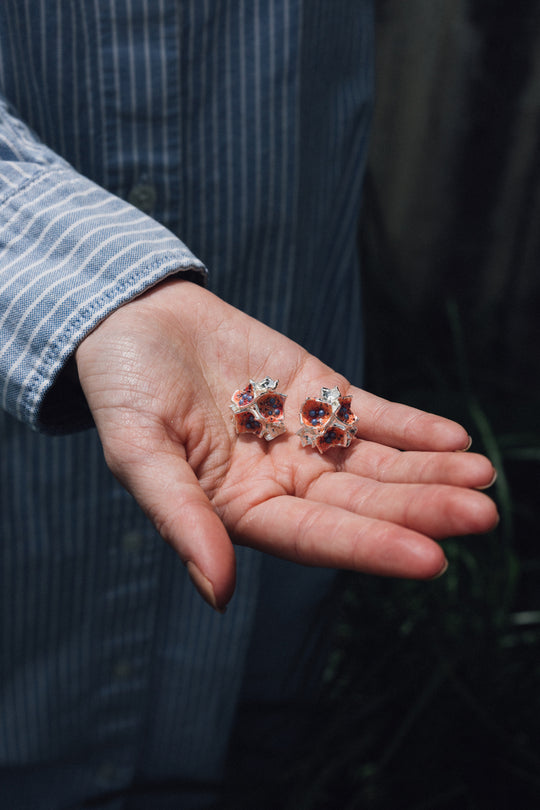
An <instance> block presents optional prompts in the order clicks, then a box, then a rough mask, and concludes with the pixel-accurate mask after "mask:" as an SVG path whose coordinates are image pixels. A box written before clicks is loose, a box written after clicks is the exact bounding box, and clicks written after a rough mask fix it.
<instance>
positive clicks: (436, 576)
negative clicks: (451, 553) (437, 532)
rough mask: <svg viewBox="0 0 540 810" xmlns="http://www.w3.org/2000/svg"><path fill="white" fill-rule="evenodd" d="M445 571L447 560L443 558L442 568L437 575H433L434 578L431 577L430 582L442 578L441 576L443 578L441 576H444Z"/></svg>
mask: <svg viewBox="0 0 540 810" xmlns="http://www.w3.org/2000/svg"><path fill="white" fill-rule="evenodd" d="M447 570H448V560H447V559H446V558H445V560H444V565H443V567H442V568H441V570H440V571H439V573H438V574H435V576H434V577H431V579H432V580H434V579H439V577H442V576H443V574H446V571H447Z"/></svg>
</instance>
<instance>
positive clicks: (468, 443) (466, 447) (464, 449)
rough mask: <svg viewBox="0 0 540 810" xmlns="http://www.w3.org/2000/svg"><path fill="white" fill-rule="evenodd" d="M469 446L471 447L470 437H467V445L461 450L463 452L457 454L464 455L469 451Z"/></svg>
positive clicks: (459, 451)
mask: <svg viewBox="0 0 540 810" xmlns="http://www.w3.org/2000/svg"><path fill="white" fill-rule="evenodd" d="M471 445H472V436H469V437H468V441H467V444H466V445H465V447H464V448H463V450H458V453H466V452H467V450H470V449H471Z"/></svg>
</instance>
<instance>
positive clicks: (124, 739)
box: [0, 0, 372, 810]
mask: <svg viewBox="0 0 540 810" xmlns="http://www.w3.org/2000/svg"><path fill="white" fill-rule="evenodd" d="M371 18H372V12H371V0H355V2H350V0H332V2H330V0H109V2H106V3H105V2H99V0H70V2H63V1H62V0H2V3H0V402H1V406H2V410H1V411H0V439H1V455H0V467H1V485H0V539H1V548H0V603H1V610H0V797H2V802H3V804H2V806H4V805H5V806H6V807H8V806H9V808H10V810H30V809H32V810H34V808H46V810H56V808H58V810H60V808H68V807H69V808H71V807H79V806H82V804H83V802H84V801H85V800H88V801H97V800H98V797H102V800H103V802H104V803H103V804H102V805H100V806H103V807H107V808H110V810H113V808H130V810H132V809H133V810H134V809H135V808H137V807H139V806H140V807H145V808H148V807H151V808H152V810H160V809H161V808H162V807H163V808H166V807H169V804H167V796H166V795H165V794H166V791H165V790H164V789H163V790H161V791H160V792H159V796H158V795H156V796H154V797H153V798H152V799H151V800H149V801H148V802H147V803H146V804H145V803H144V801H143V803H142V804H140V805H138V804H137V799H136V798H135V793H136V791H135V788H134V786H135V785H137V786H138V790H139V792H141V791H142V792H144V790H145V789H146V788H145V787H144V786H145V785H150V784H151V785H163V784H170V783H174V784H175V785H176V793H175V794H174V795H175V798H174V799H171V801H173V802H175V803H174V806H175V807H178V806H179V800H178V796H179V795H180V793H178V791H180V790H181V791H182V793H181V795H182V803H181V806H182V807H183V808H184V807H186V808H189V807H192V806H193V807H198V806H201V807H202V806H205V804H204V791H201V790H199V789H198V787H200V785H201V784H202V783H206V782H212V781H213V780H217V779H219V777H220V774H221V772H222V768H223V762H224V757H225V753H226V747H227V740H228V737H229V734H230V730H231V728H232V725H233V723H234V719H235V712H236V710H237V706H238V705H239V703H240V702H241V701H242V699H243V695H245V694H247V693H249V694H250V695H251V697H252V698H253V695H254V694H255V693H256V690H255V691H254V687H253V677H254V673H255V672H259V674H260V666H261V664H260V661H261V660H263V659H262V658H261V656H264V655H266V656H267V659H268V660H267V662H266V664H265V667H266V669H265V671H268V672H273V673H274V677H273V678H269V679H267V680H265V679H264V678H263V679H261V684H262V683H263V682H264V697H265V698H268V696H269V695H270V699H275V700H278V699H281V698H283V696H284V695H285V696H286V695H287V694H288V690H289V691H290V690H292V689H293V683H294V680H295V679H294V678H292V679H291V678H288V679H287V682H286V683H285V679H284V677H283V672H284V668H283V660H282V658H280V657H279V656H280V655H281V656H283V655H285V651H287V650H289V651H290V652H291V651H293V650H294V649H296V647H295V645H297V646H298V645H300V643H301V642H302V641H303V639H304V636H305V626H306V623H307V617H309V615H310V613H312V612H313V611H314V610H315V608H316V606H317V605H318V603H319V601H320V597H321V593H323V592H324V590H325V587H326V584H327V583H328V580H329V575H328V574H327V573H325V572H315V571H307V570H303V569H300V568H296V567H294V566H287V565H286V564H283V563H277V562H272V561H271V560H269V559H263V558H261V556H260V555H258V554H256V553H255V552H251V551H250V550H247V549H242V550H239V552H238V565H239V570H238V587H237V593H236V595H235V598H234V600H233V603H232V604H231V606H230V608H229V611H228V613H227V615H226V616H225V617H220V616H215V615H214V614H213V612H212V611H211V610H210V609H209V608H208V607H207V606H206V605H205V604H203V603H202V602H201V600H200V598H199V597H198V595H197V594H196V593H194V591H193V588H192V587H191V585H190V584H189V582H188V581H187V580H186V573H185V571H184V568H183V566H182V565H181V564H180V563H179V561H177V560H176V558H175V557H174V555H173V553H172V551H171V550H170V549H168V547H166V546H165V544H164V543H162V542H161V541H160V540H159V539H158V538H157V537H156V535H155V532H154V530H153V529H152V527H151V526H150V525H149V524H148V522H147V521H146V519H145V518H144V516H143V515H142V514H141V513H140V511H139V510H138V508H137V506H136V504H135V503H134V502H133V500H132V499H131V497H130V496H129V495H128V494H127V493H126V492H125V491H123V490H122V488H121V487H120V486H119V485H118V484H117V483H116V482H115V481H114V479H113V478H112V476H111V475H110V474H109V472H108V470H107V468H106V467H105V465H104V462H103V459H102V455H101V450H100V446H99V443H98V440H97V437H96V434H95V431H94V430H93V429H91V420H90V416H89V413H88V409H87V408H86V405H85V402H84V399H83V397H82V395H81V392H80V390H79V389H78V388H76V387H75V386H74V385H73V384H72V383H71V382H70V379H71V378H70V376H69V375H68V374H65V373H63V372H64V370H65V369H66V367H67V366H68V364H69V359H70V357H71V356H72V355H73V352H74V349H75V348H76V346H77V345H78V344H79V342H80V341H81V340H82V339H83V338H84V337H85V335H86V334H88V332H89V331H90V330H92V329H93V328H94V327H95V325H96V324H98V323H99V321H100V320H102V319H103V318H104V317H106V316H107V315H108V314H109V313H110V312H111V311H113V310H114V309H115V308H117V307H119V306H120V305H122V304H123V303H125V302H127V301H129V300H131V299H132V298H133V297H134V296H136V295H138V294H139V293H141V292H142V291H143V290H145V289H147V288H149V287H151V286H152V285H154V284H156V283H158V282H159V281H160V280H162V279H164V278H166V277H168V276H171V275H175V274H178V273H187V274H190V277H191V278H193V279H198V280H199V281H200V282H201V283H208V285H209V287H210V289H212V290H213V291H214V292H216V293H217V294H218V295H220V296H221V297H222V298H224V299H226V300H227V301H229V302H230V303H232V304H234V305H235V306H237V307H239V308H240V309H242V310H244V311H246V312H248V313H250V314H251V315H254V316H255V317H257V318H259V319H260V320H262V321H264V322H266V323H268V324H270V325H271V326H273V327H274V328H276V329H278V330H280V331H282V332H284V333H286V334H288V335H289V336H291V337H292V338H293V339H295V340H297V341H298V342H299V343H301V344H303V345H304V346H305V347H306V348H308V349H309V350H310V351H312V352H314V353H315V354H317V355H318V356H319V357H321V359H323V360H324V361H326V362H328V363H329V364H331V365H332V366H333V367H334V368H336V369H337V370H339V371H341V372H343V373H345V374H346V375H347V376H349V378H352V379H353V380H354V381H355V382H359V381H360V377H361V373H362V368H361V358H362V348H361V347H362V335H361V301H360V283H359V274H358V267H357V256H356V241H355V239H356V223H357V218H358V210H359V202H360V191H361V181H362V174H363V168H364V162H365V152H366V141H367V137H368V129H369V120H370V111H371V85H372V52H371V51H372V19H371ZM81 428H90V429H88V430H80V429H81ZM276 572H277V574H276ZM265 589H266V590H265ZM261 603H264V604H266V605H273V604H276V603H279V605H280V610H281V611H282V612H283V617H284V618H283V621H282V624H279V618H278V616H277V615H276V614H275V613H273V614H271V615H270V616H269V615H266V614H265V612H264V611H263V610H262V609H261V607H260V605H261ZM258 606H259V607H258ZM265 622H266V624H265ZM268 622H270V624H271V626H273V627H280V628H281V629H282V634H281V635H280V636H279V639H278V640H276V650H277V653H276V655H274V654H273V651H272V649H271V645H270V643H269V645H268V649H267V650H263V651H261V650H260V649H259V647H260V645H257V638H258V637H259V636H260V634H261V628H263V627H266V628H267V629H268ZM291 628H293V631H291ZM287 632H289V635H290V638H289V637H288V636H287ZM294 633H296V636H294ZM288 644H290V647H288V646H287V645H288ZM255 648H257V655H258V656H259V658H258V661H256V660H255V658H254V652H255ZM291 654H292V653H291ZM274 659H276V660H274ZM272 666H273V667H274V669H271V667H272ZM289 674H290V673H289ZM250 679H251V680H250ZM250 690H251V691H250ZM260 691H261V694H262V692H263V687H262V685H261V687H260ZM273 691H274V692H275V694H273ZM272 695H273V696H272ZM259 697H260V695H259ZM190 786H191V787H192V788H193V790H191V791H190ZM173 792H174V791H173ZM4 797H6V799H5V801H4ZM103 797H108V800H107V801H108V804H106V803H105V799H104V798H103ZM160 802H161V803H160ZM190 802H191V803H190ZM171 806H172V805H171Z"/></svg>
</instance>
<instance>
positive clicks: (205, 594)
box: [186, 561, 226, 613]
mask: <svg viewBox="0 0 540 810" xmlns="http://www.w3.org/2000/svg"><path fill="white" fill-rule="evenodd" d="M186 568H187V570H188V574H189V576H190V578H191V581H192V582H193V584H194V585H195V587H196V588H197V590H198V592H199V593H200V595H201V596H202V598H203V599H204V601H205V602H206V603H207V604H208V605H210V607H213V608H214V610H217V611H218V613H225V610H226V608H220V607H219V606H218V603H217V600H216V595H215V593H214V587H213V585H212V583H211V582H210V580H209V579H208V577H205V575H204V574H203V573H202V571H200V569H199V568H197V566H196V565H195V563H194V562H191V561H189V562H187V563H186Z"/></svg>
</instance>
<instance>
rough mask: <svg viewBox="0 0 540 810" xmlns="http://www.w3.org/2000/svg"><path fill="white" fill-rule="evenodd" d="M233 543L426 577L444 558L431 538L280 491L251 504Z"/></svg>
mask: <svg viewBox="0 0 540 810" xmlns="http://www.w3.org/2000/svg"><path fill="white" fill-rule="evenodd" d="M235 541H236V542H238V543H241V544H244V545H249V546H251V547H253V548H257V549H259V550H260V551H264V552H266V553H268V554H273V555H275V556H277V557H283V558H284V559H288V560H291V561H292V562H297V563H301V564H303V565H316V566H325V567H332V568H341V569H348V570H354V571H359V572H363V573H367V574H376V575H379V576H390V577H401V578H407V579H431V578H433V577H436V576H438V575H440V574H441V573H443V572H444V570H445V569H446V565H447V563H446V558H445V556H444V552H443V550H442V548H441V547H440V546H439V545H438V544H437V543H435V542H434V541H433V540H432V539H431V538H429V537H426V536H424V535H422V534H420V533H418V532H415V531H413V530H411V529H407V528H404V527H401V526H397V525H395V524H393V523H391V522H388V521H384V520H376V519H372V518H366V517H363V516H359V515H355V514H352V513H351V512H348V511H347V510H345V509H341V508H340V507H336V506H328V505H325V504H320V503H317V502H314V501H306V500H303V499H300V498H295V497H293V496H288V495H282V496H279V497H276V498H273V499H272V500H270V501H265V502H264V503H261V504H258V505H257V506H254V507H253V508H252V509H250V511H249V512H248V513H247V514H246V516H245V517H244V518H243V520H242V521H241V523H240V525H239V526H237V530H236V533H235Z"/></svg>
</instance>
